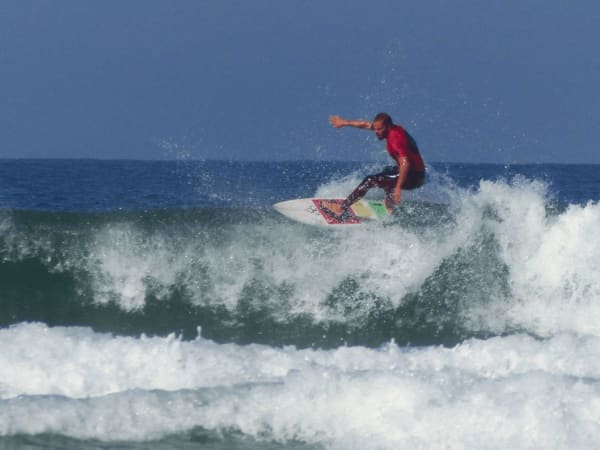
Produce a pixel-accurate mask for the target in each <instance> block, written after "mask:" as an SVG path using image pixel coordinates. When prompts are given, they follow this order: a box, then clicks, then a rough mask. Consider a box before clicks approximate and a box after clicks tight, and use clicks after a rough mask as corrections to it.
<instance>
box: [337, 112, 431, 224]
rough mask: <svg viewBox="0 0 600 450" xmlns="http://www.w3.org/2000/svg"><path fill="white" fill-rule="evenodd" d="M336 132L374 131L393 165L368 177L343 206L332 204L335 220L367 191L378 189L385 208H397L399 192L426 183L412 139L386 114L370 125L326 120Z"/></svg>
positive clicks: (377, 116)
mask: <svg viewBox="0 0 600 450" xmlns="http://www.w3.org/2000/svg"><path fill="white" fill-rule="evenodd" d="M329 122H330V123H331V125H332V126H334V127H335V128H342V127H354V128H361V129H365V130H373V131H374V132H375V135H376V136H377V138H378V139H379V140H383V139H385V140H386V142H387V151H388V153H389V155H390V156H391V157H392V159H393V160H394V161H395V162H396V165H395V166H387V167H385V168H384V169H383V170H382V171H381V172H379V173H376V174H373V175H369V176H367V177H366V178H365V179H364V180H363V181H362V182H361V183H360V184H359V185H358V186H357V187H356V189H354V191H352V193H351V194H350V195H349V196H348V197H347V198H346V199H345V200H344V202H343V203H342V204H339V203H331V204H329V205H327V207H328V208H329V209H330V210H331V211H332V212H333V213H335V214H336V215H338V216H342V217H343V216H345V215H347V214H348V213H349V208H350V206H351V205H352V204H353V203H355V202H357V201H358V200H360V199H361V198H362V197H363V196H364V195H365V194H366V193H367V191H368V190H369V189H371V188H373V187H379V188H381V189H383V190H384V191H385V204H386V206H387V207H388V208H389V209H392V208H393V206H394V205H399V204H400V199H401V197H402V190H411V189H416V188H418V187H421V186H422V185H423V183H424V182H425V164H424V163H423V159H422V158H421V154H420V152H419V148H418V147H417V143H416V142H415V140H414V139H413V137H412V136H411V135H410V134H408V133H407V132H406V130H405V129H404V128H402V127H401V126H400V125H396V124H394V123H393V122H392V118H391V117H390V116H389V114H387V113H379V114H377V115H376V116H375V118H374V119H373V121H372V122H369V121H367V120H346V119H342V118H341V117H340V116H331V117H329Z"/></svg>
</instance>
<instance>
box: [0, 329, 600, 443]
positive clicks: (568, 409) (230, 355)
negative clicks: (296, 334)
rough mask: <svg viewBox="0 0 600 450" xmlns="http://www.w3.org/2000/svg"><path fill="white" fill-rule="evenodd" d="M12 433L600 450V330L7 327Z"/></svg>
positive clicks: (4, 364) (0, 404) (5, 399)
mask: <svg viewBox="0 0 600 450" xmlns="http://www.w3.org/2000/svg"><path fill="white" fill-rule="evenodd" d="M0 343H1V344H2V348H3V349H6V351H5V352H3V353H2V361H1V364H0V367H1V368H2V370H1V372H0V386H2V400H0V435H2V436H11V435H15V434H19V433H26V434H37V433H55V434H62V435H65V436H70V437H73V438H79V439H100V440H107V439H110V440H151V439H158V438H160V437H163V436H165V435H167V434H170V433H179V432H184V431H186V430H191V429H193V428H196V427H202V428H204V429H207V430H228V429H234V430H238V431H240V432H242V433H244V434H245V435H248V436H252V437H255V438H257V439H268V440H273V441H291V440H299V441H302V442H306V443H309V444H310V443H315V444H316V443H320V444H323V445H325V447H326V448H333V449H338V448H367V449H370V448H379V449H387V448H436V447H443V446H450V447H471V448H482V447H485V448H507V447H516V448H540V447H543V448H565V447H569V448H592V447H593V445H594V442H597V440H598V439H600V427H598V423H600V383H599V381H600V363H596V362H595V361H600V358H598V350H597V349H598V348H600V338H598V337H595V336H577V335H574V334H561V335H557V336H555V337H553V338H551V339H549V340H535V339H533V338H531V337H528V336H524V335H514V336H510V337H504V338H500V337H498V338H493V339H489V340H477V339H470V340H468V341H465V342H464V343H463V344H460V345H458V346H456V347H454V348H444V347H424V348H413V349H410V348H408V349H407V348H401V347H398V346H397V345H395V344H394V343H389V344H387V345H385V346H382V347H381V348H379V349H368V348H364V347H341V348H337V349H334V350H309V349H307V350H297V349H295V348H293V347H286V348H272V347H266V346H261V345H250V346H239V345H235V344H226V345H218V344H216V343H214V342H211V341H207V340H204V339H202V338H200V337H199V338H197V339H196V340H195V341H191V342H182V341H180V340H178V339H176V338H174V337H168V338H143V337H142V338H140V339H133V338H123V337H114V336H110V335H106V334H96V333H93V332H91V331H90V330H89V329H73V328H48V327H46V326H43V325H41V324H21V325H18V326H15V327H12V328H10V329H5V330H0Z"/></svg>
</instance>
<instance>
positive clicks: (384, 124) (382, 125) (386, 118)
mask: <svg viewBox="0 0 600 450" xmlns="http://www.w3.org/2000/svg"><path fill="white" fill-rule="evenodd" d="M393 126H394V123H393V122H392V118H391V117H390V115H389V114H387V113H383V112H382V113H379V114H377V115H376V116H375V118H374V119H373V131H374V132H375V135H376V136H377V139H379V140H381V139H385V138H387V136H388V133H389V131H390V128H392V127H393Z"/></svg>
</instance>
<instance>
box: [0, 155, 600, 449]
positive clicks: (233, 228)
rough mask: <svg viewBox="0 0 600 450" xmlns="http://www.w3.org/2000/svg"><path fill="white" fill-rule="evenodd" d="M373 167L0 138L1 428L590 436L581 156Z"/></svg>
mask: <svg viewBox="0 0 600 450" xmlns="http://www.w3.org/2000/svg"><path fill="white" fill-rule="evenodd" d="M376 169H377V167H376V166H371V165H368V164H362V163H353V162H344V163H342V162H287V163H276V162H271V163H258V162H257V163H243V162H217V161H173V162H164V161H163V162H143V161H89V160H75V161H71V160H4V161H0V449H12V448H15V449H16V448H19V449H20V448H26V449H37V448H65V449H112V448H119V449H173V448H194V449H198V448H199V449H211V450H213V449H214V450H217V449H218V450H221V449H303V450H304V449H420V448H422V449H433V448H436V449H437V448H444V449H446V448H450V449H463V448H464V449H467V448H469V449H470V448H477V449H506V448H518V449H529V448H531V449H534V448H535V449H538V448H544V449H564V448H580V449H590V448H598V446H599V445H600V444H599V443H600V240H599V239H598V235H597V233H598V230H599V229H600V205H599V203H598V200H599V199H600V166H578V165H526V166H501V165H477V164H467V165H461V164H432V165H430V166H429V168H428V169H429V175H428V183H427V185H426V186H425V187H423V188H422V189H420V190H418V191H414V192H408V193H406V194H405V196H404V203H403V205H402V206H401V207H400V208H399V209H398V211H396V213H395V214H394V215H393V217H392V218H390V220H388V221H386V222H383V223H374V224H372V225H369V226H367V227H363V228H343V229H339V230H328V229H320V228H314V227H309V226H305V225H301V224H298V223H294V222H291V221H289V220H288V219H286V218H284V217H282V216H280V215H279V214H277V213H276V212H275V211H274V210H273V209H272V208H271V205H272V204H273V203H275V202H277V201H281V200H285V199H290V198H296V197H306V196H343V195H345V194H347V193H348V192H349V191H350V190H351V189H352V187H353V186H354V185H355V184H357V183H358V182H359V181H360V179H361V178H362V177H363V176H364V175H365V174H366V173H369V172H370V171H372V170H376ZM378 194H380V193H378V192H373V193H372V194H370V195H372V196H375V197H377V196H378Z"/></svg>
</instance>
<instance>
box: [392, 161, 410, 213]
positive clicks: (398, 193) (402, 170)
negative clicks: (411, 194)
mask: <svg viewBox="0 0 600 450" xmlns="http://www.w3.org/2000/svg"><path fill="white" fill-rule="evenodd" d="M396 162H397V163H398V180H396V189H394V203H395V204H396V205H399V204H400V198H401V197H402V185H403V184H404V180H406V176H407V175H408V169H409V168H410V161H409V160H408V158H407V157H406V156H401V157H400V158H398V159H397V160H396Z"/></svg>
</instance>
